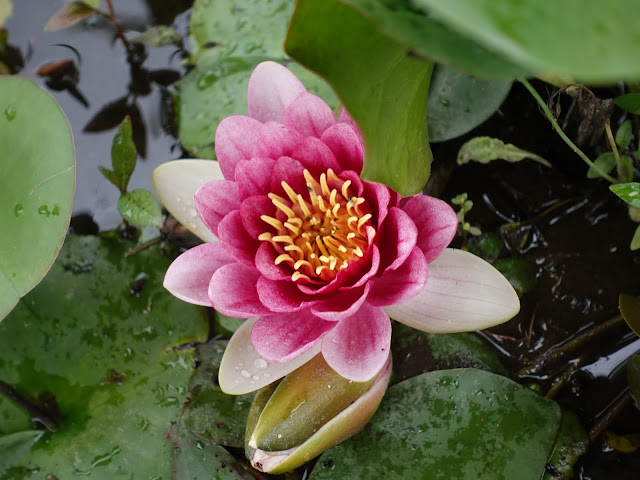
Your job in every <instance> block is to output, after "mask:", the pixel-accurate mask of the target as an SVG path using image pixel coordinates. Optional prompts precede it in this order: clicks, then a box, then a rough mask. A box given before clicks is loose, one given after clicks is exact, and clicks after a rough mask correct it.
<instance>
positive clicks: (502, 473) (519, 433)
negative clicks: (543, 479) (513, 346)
mask: <svg viewBox="0 0 640 480" xmlns="http://www.w3.org/2000/svg"><path fill="white" fill-rule="evenodd" d="M559 423H560V409H559V407H558V406H557V405H556V404H555V403H554V402H551V401H549V400H546V399H544V398H542V397H540V396H538V395H536V394H535V393H533V392H531V391H530V390H528V389H527V388H524V387H522V386H520V385H518V384H517V383H514V382H512V381H511V380H508V379H506V378H504V377H501V376H498V375H495V374H492V373H488V372H485V371H482V370H473V369H461V370H448V371H438V372H431V373H425V374H422V375H420V376H418V377H414V378H412V379H409V380H406V381H404V382H402V383H399V384H397V385H394V386H393V387H391V388H389V390H388V391H387V394H386V396H385V398H384V399H383V401H382V404H381V405H380V409H379V410H378V412H377V413H376V415H375V416H374V417H373V419H372V420H371V422H370V423H369V424H368V425H367V426H366V427H365V428H364V430H363V431H362V432H361V433H359V434H357V435H356V436H354V437H352V438H351V439H350V440H347V441H346V442H344V443H342V444H340V445H338V446H337V447H335V448H333V449H331V450H329V451H328V452H326V453H325V454H323V455H322V456H321V457H320V459H319V460H318V463H317V464H316V467H315V469H314V471H313V474H312V477H311V478H313V479H334V478H335V479H339V478H340V479H342V478H366V477H371V478H387V479H389V480H393V479H403V478H424V479H427V478H429V479H447V480H454V479H460V480H463V479H469V478H474V479H479V480H480V479H491V480H502V479H504V480H507V479H513V478H518V479H519V480H539V478H540V476H541V475H542V473H543V472H544V468H545V464H546V462H547V459H548V458H549V455H550V454H551V450H552V448H553V445H554V443H555V438H556V433H557V430H558V427H559Z"/></svg>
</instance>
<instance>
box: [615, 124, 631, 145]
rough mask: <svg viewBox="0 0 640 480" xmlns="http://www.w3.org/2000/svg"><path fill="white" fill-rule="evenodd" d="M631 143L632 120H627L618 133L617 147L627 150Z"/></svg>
mask: <svg viewBox="0 0 640 480" xmlns="http://www.w3.org/2000/svg"><path fill="white" fill-rule="evenodd" d="M630 143H631V120H625V121H624V122H622V125H620V126H619V127H618V131H617V132H616V145H618V146H619V147H620V148H627V147H628V146H629V144H630Z"/></svg>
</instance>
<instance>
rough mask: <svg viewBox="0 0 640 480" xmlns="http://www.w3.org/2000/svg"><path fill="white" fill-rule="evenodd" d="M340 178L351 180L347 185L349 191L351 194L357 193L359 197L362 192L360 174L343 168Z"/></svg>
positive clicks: (362, 185)
mask: <svg viewBox="0 0 640 480" xmlns="http://www.w3.org/2000/svg"><path fill="white" fill-rule="evenodd" d="M340 178H341V179H342V180H351V185H349V191H350V192H351V195H352V196H353V195H357V196H358V197H361V196H362V194H363V192H364V184H363V182H362V180H360V174H359V173H356V172H354V171H353V170H343V171H342V173H340Z"/></svg>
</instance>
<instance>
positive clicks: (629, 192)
mask: <svg viewBox="0 0 640 480" xmlns="http://www.w3.org/2000/svg"><path fill="white" fill-rule="evenodd" d="M609 190H611V191H612V192H613V193H615V194H616V195H617V196H618V197H620V198H621V199H622V200H624V201H625V202H627V203H628V204H629V205H631V206H632V207H635V208H640V183H638V182H631V183H617V184H615V185H610V186H609Z"/></svg>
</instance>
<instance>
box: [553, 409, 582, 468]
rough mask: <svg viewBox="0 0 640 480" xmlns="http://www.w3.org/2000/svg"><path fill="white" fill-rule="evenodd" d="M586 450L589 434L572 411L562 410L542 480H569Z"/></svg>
mask: <svg viewBox="0 0 640 480" xmlns="http://www.w3.org/2000/svg"><path fill="white" fill-rule="evenodd" d="M588 448H589V434H588V433H587V431H586V430H585V428H584V426H582V423H580V419H579V418H578V416H577V415H576V414H575V413H573V412H572V411H570V410H563V411H562V421H561V422H560V430H559V431H558V438H557V440H556V445H555V447H554V449H553V453H552V454H551V458H550V459H549V464H548V467H547V471H546V472H545V473H544V477H542V480H571V479H572V478H573V467H574V465H575V464H576V462H577V461H578V459H579V458H580V457H581V456H582V455H584V454H585V453H586V452H587V449H588ZM550 472H553V473H550Z"/></svg>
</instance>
